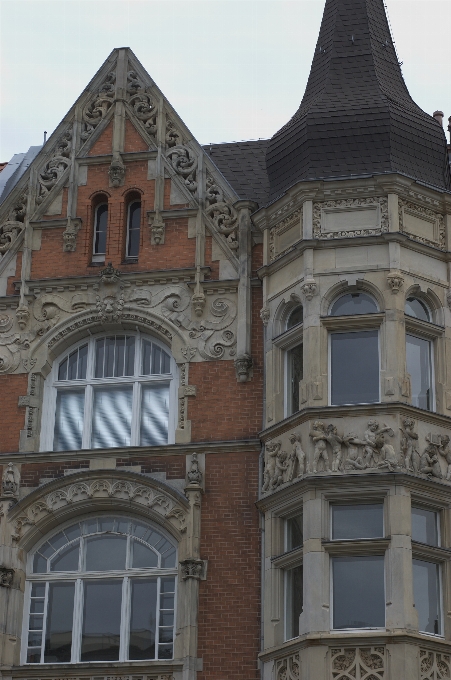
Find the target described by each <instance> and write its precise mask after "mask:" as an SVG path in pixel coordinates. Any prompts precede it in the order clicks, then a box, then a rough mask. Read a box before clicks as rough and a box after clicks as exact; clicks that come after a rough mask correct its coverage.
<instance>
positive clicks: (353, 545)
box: [321, 536, 391, 556]
mask: <svg viewBox="0 0 451 680" xmlns="http://www.w3.org/2000/svg"><path fill="white" fill-rule="evenodd" d="M390 540H391V537H390V536H387V537H386V538H362V539H358V540H352V539H351V540H344V541H342V540H340V541H322V542H321V543H322V546H323V548H324V550H325V551H326V552H327V553H329V555H353V556H354V555H383V554H384V553H385V551H386V550H387V548H388V547H389V546H390Z"/></svg>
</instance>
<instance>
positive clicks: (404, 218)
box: [398, 198, 446, 250]
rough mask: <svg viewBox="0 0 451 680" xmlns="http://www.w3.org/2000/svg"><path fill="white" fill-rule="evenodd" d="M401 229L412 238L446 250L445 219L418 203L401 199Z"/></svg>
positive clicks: (399, 206) (399, 207) (399, 204)
mask: <svg viewBox="0 0 451 680" xmlns="http://www.w3.org/2000/svg"><path fill="white" fill-rule="evenodd" d="M398 209H399V229H400V231H402V232H404V233H406V234H407V235H408V236H409V237H410V238H412V239H414V240H415V241H419V242H420V243H424V244H425V245H428V246H433V247H434V248H440V250H446V238H445V219H444V217H443V215H442V214H441V213H438V212H436V211H434V210H431V208H425V207H424V206H422V205H418V204H417V203H412V202H411V201H406V200H405V199H403V198H400V199H399V203H398Z"/></svg>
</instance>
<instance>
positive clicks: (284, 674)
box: [275, 652, 301, 680]
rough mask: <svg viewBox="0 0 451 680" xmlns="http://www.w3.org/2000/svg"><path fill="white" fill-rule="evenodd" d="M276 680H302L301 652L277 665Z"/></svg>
mask: <svg viewBox="0 0 451 680" xmlns="http://www.w3.org/2000/svg"><path fill="white" fill-rule="evenodd" d="M275 678H276V680H301V660H300V654H299V652H296V653H295V654H290V656H287V657H286V658H285V659H278V660H277V661H276V663H275Z"/></svg>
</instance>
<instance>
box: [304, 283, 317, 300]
mask: <svg viewBox="0 0 451 680" xmlns="http://www.w3.org/2000/svg"><path fill="white" fill-rule="evenodd" d="M301 290H302V292H303V294H304V297H305V298H306V300H312V299H313V296H314V295H316V293H317V292H318V285H317V283H316V281H315V280H314V279H307V280H306V281H305V282H304V283H303V284H302V286H301Z"/></svg>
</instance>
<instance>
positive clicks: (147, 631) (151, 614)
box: [129, 579, 161, 660]
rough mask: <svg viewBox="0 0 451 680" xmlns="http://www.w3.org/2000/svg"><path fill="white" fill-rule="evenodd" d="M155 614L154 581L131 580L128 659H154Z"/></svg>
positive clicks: (155, 590)
mask: <svg viewBox="0 0 451 680" xmlns="http://www.w3.org/2000/svg"><path fill="white" fill-rule="evenodd" d="M156 614H157V581H156V579H145V580H141V579H140V580H132V581H131V617H130V643H129V659H134V660H138V659H154V658H155V632H156V625H157V624H156ZM160 618H161V617H160Z"/></svg>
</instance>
